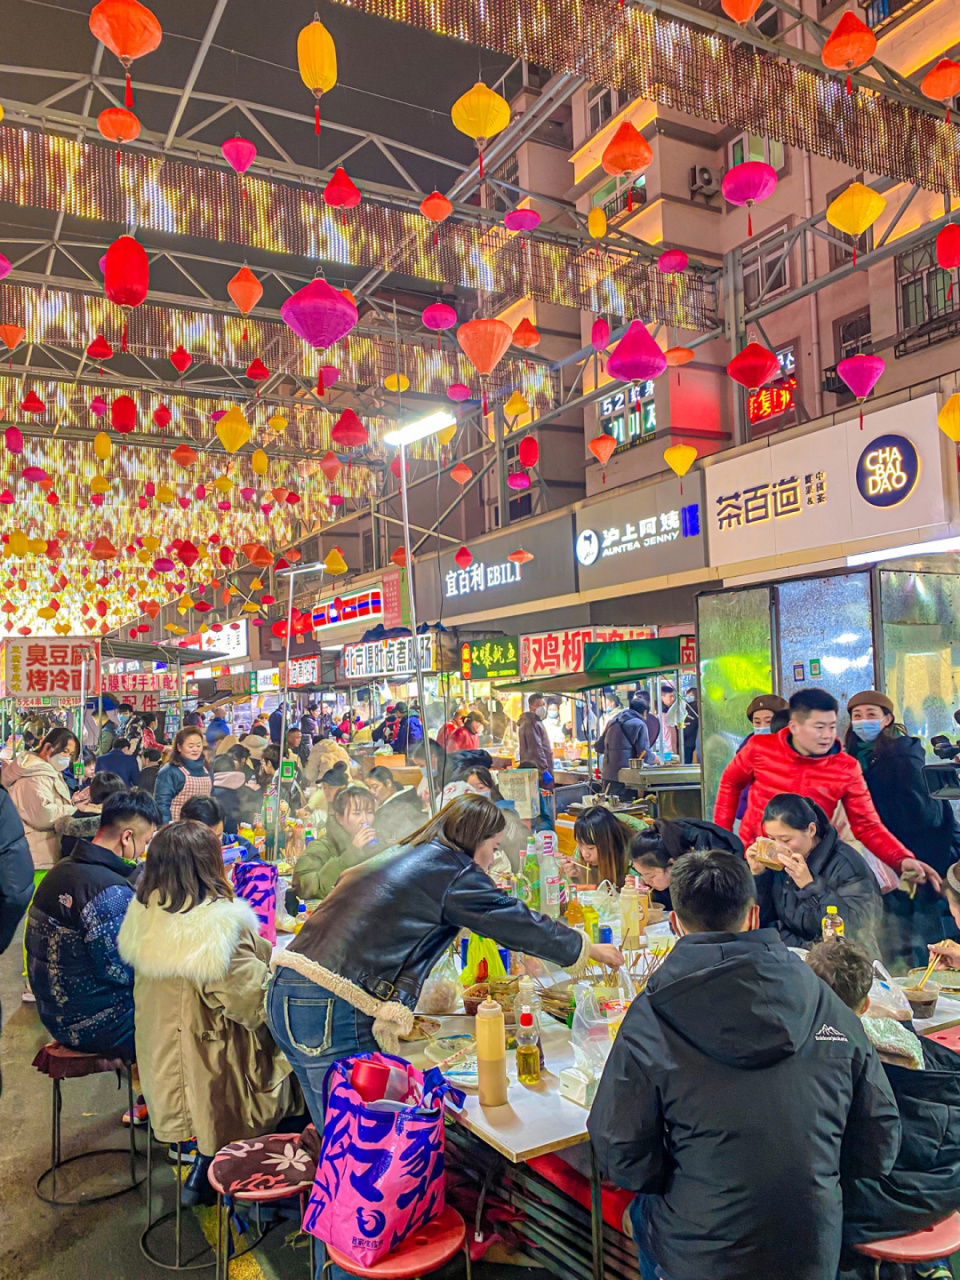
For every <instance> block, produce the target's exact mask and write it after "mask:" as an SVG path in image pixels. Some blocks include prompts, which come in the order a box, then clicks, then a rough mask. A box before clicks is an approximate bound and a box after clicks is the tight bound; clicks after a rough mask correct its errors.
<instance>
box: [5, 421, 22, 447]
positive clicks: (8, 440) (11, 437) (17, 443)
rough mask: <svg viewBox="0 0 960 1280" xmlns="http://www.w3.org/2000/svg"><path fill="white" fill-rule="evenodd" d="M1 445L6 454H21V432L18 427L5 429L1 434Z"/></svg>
mask: <svg viewBox="0 0 960 1280" xmlns="http://www.w3.org/2000/svg"><path fill="white" fill-rule="evenodd" d="M3 443H4V445H5V446H6V450H7V453H15V454H20V453H23V432H22V431H21V430H20V428H19V427H7V429H6V431H5V432H4V433H3Z"/></svg>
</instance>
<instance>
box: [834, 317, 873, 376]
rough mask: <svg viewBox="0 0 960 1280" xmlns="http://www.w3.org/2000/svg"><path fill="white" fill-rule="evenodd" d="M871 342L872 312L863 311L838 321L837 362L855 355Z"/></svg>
mask: <svg viewBox="0 0 960 1280" xmlns="http://www.w3.org/2000/svg"><path fill="white" fill-rule="evenodd" d="M869 344H870V312H869V311H861V312H860V313H859V314H858V315H855V316H851V317H850V318H849V319H847V320H840V321H838V322H837V339H836V349H837V362H838V363H839V362H840V361H841V360H846V358H847V357H848V356H855V355H857V354H858V353H859V352H861V351H863V350H864V348H865V347H867V346H869Z"/></svg>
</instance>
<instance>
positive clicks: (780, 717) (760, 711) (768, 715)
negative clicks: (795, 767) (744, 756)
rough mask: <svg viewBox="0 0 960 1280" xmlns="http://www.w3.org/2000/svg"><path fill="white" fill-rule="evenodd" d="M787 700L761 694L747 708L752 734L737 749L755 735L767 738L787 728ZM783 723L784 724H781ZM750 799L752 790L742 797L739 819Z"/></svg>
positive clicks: (745, 792) (748, 789) (739, 806)
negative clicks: (770, 734) (768, 735)
mask: <svg viewBox="0 0 960 1280" xmlns="http://www.w3.org/2000/svg"><path fill="white" fill-rule="evenodd" d="M788 705H789V704H788V703H787V700H786V698H781V697H780V696H779V695H778V694H776V693H761V694H760V695H759V697H756V698H754V700H753V701H752V702H751V703H750V705H749V706H748V707H747V719H748V720H749V721H750V724H751V725H752V726H753V727H752V729H751V731H750V733H748V734H747V736H746V737H745V738H744V740H743V741H742V742H741V743H740V746H739V747H737V750H738V751H742V750H743V748H744V747H745V746H746V745H747V743H748V742H749V741H750V739H751V738H752V737H753V735H754V734H760V736H761V737H765V736H766V735H767V734H769V733H779V732H780V730H781V729H785V728H786V727H787V716H786V712H787V707H788ZM781 721H782V723H781ZM749 797H750V788H749V787H747V788H746V790H745V791H744V792H743V793H742V794H741V796H740V803H739V804H738V805H737V817H738V818H742V817H743V815H744V814H745V813H746V811H747V800H748V799H749Z"/></svg>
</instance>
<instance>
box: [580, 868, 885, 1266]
mask: <svg viewBox="0 0 960 1280" xmlns="http://www.w3.org/2000/svg"><path fill="white" fill-rule="evenodd" d="M670 892H671V895H672V900H673V911H672V912H671V922H672V923H673V925H674V928H675V930H676V932H677V933H678V934H679V935H680V940H679V942H678V943H677V945H676V946H675V947H674V948H673V950H672V951H671V952H670V954H669V955H668V956H667V958H666V960H665V961H664V962H663V964H662V965H661V966H660V968H659V969H658V970H657V971H656V972H655V973H654V974H653V976H652V977H651V978H650V980H649V982H648V983H647V987H646V990H645V991H644V992H643V993H642V994H641V995H639V996H638V997H637V998H636V999H635V1000H634V1001H633V1003H632V1004H631V1006H630V1008H629V1010H628V1011H627V1015H626V1017H625V1018H624V1020H623V1024H622V1026H621V1028H620V1030H619V1032H618V1033H617V1038H616V1040H615V1041H614V1044H613V1048H612V1049H611V1051H610V1057H609V1058H608V1059H607V1065H606V1069H605V1070H604V1073H603V1078H602V1080H601V1082H600V1088H599V1090H598V1092H597V1097H596V1101H595V1102H594V1104H593V1110H592V1111H591V1113H590V1120H589V1123H588V1127H589V1130H590V1137H591V1140H592V1142H593V1146H594V1149H595V1151H596V1155H597V1160H598V1162H599V1165H600V1169H601V1172H602V1173H604V1174H606V1175H607V1176H608V1177H609V1178H610V1179H611V1180H612V1181H613V1182H615V1183H617V1184H618V1185H619V1186H622V1187H627V1188H629V1189H630V1190H632V1191H636V1192H638V1193H639V1194H638V1195H637V1198H636V1199H635V1200H634V1203H633V1206H632V1208H631V1220H632V1222H633V1236H634V1241H635V1242H636V1245H637V1253H638V1257H639V1262H640V1275H641V1277H642V1278H643V1280H654V1278H655V1277H658V1276H662V1277H664V1280H707V1277H709V1280H832V1278H833V1277H835V1276H836V1274H837V1266H838V1263H839V1259H840V1247H841V1230H842V1219H843V1204H842V1200H841V1194H840V1178H841V1175H843V1176H844V1178H859V1177H879V1176H882V1175H883V1174H885V1173H888V1172H889V1170H890V1169H891V1168H892V1167H893V1163H894V1160H895V1159H896V1155H897V1150H898V1147H899V1145H900V1119H899V1116H898V1114H897V1107H896V1103H895V1102H894V1098H893V1092H892V1090H891V1088H890V1085H889V1084H888V1082H887V1079H886V1076H885V1075H884V1073H883V1068H882V1067H881V1065H880V1061H879V1059H878V1058H877V1054H876V1052H875V1050H874V1049H873V1046H872V1045H871V1044H870V1042H869V1040H868V1039H867V1037H866V1035H865V1034H864V1032H863V1030H862V1028H861V1025H860V1020H859V1018H857V1016H856V1014H854V1013H852V1012H851V1011H850V1010H849V1009H848V1008H847V1007H846V1006H845V1005H844V1004H843V1002H842V1001H841V1000H840V999H839V998H838V997H837V996H836V995H834V993H833V992H832V991H831V990H830V989H829V988H828V987H827V986H826V984H825V983H822V982H821V981H820V980H819V979H818V978H817V977H816V975H815V974H814V973H812V971H811V970H810V969H809V968H808V966H807V965H805V964H804V963H803V961H802V960H800V959H799V957H797V956H795V955H793V954H792V953H791V952H790V951H789V950H788V949H787V948H786V947H785V946H784V944H783V943H782V942H781V940H780V937H779V935H778V934H777V932H776V930H775V929H760V928H758V927H757V926H758V923H759V912H758V907H757V903H756V900H755V897H754V885H753V876H752V875H751V874H750V869H749V868H748V866H747V864H746V862H745V861H744V860H743V858H740V857H737V856H735V855H734V854H731V853H725V852H717V851H715V850H710V851H707V852H703V853H688V854H686V855H685V856H684V857H682V858H680V859H679V860H678V861H677V862H676V863H675V864H674V867H673V872H672V877H671V883H670Z"/></svg>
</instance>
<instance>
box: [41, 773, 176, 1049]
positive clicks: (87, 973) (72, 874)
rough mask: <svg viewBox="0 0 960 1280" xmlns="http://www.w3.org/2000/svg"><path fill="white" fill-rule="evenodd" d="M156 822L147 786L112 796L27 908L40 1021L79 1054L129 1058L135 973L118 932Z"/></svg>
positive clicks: (157, 811)
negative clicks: (88, 834)
mask: <svg viewBox="0 0 960 1280" xmlns="http://www.w3.org/2000/svg"><path fill="white" fill-rule="evenodd" d="M159 825H160V811H159V810H158V808H157V806H156V804H155V802H154V799H153V797H152V796H150V795H148V794H147V793H146V792H145V791H136V790H134V791H120V792H118V793H117V794H115V795H112V796H110V797H109V798H108V799H107V800H106V802H105V803H104V806H103V810H102V811H101V814H100V827H99V830H98V831H97V833H96V835H95V836H94V837H93V839H92V840H82V839H80V840H77V841H76V843H75V845H74V847H73V852H72V853H71V855H70V857H69V858H63V859H62V860H61V861H60V862H58V863H57V865H56V866H55V867H54V868H53V870H52V871H51V872H50V874H49V875H48V876H46V877H45V878H44V880H43V883H42V884H41V885H40V887H39V888H38V890H37V892H36V894H35V895H34V898H33V902H32V903H31V905H30V913H29V915H28V917H27V928H26V936H25V942H26V949H27V968H28V972H29V975H30V986H31V989H32V991H33V993H34V995H35V997H36V1001H37V1012H38V1013H39V1015H40V1021H41V1022H42V1023H43V1025H44V1027H46V1029H47V1031H48V1032H49V1033H50V1035H52V1036H53V1037H54V1039H56V1040H57V1041H58V1042H59V1043H60V1044H63V1045H66V1046H68V1047H69V1048H71V1049H76V1050H78V1051H79V1052H80V1053H99V1054H103V1055H104V1056H106V1057H119V1058H123V1059H124V1060H126V1061H132V1060H133V1057H134V1052H135V1050H134V1032H133V970H132V969H131V968H130V967H129V966H128V965H126V964H124V962H123V960H122V959H121V958H120V953H119V950H118V948H117V935H118V934H119V932H120V926H121V924H122V923H123V918H124V915H125V914H126V910H127V907H128V906H129V904H130V901H131V899H132V898H133V890H134V883H135V881H136V879H137V876H138V874H139V872H140V867H139V865H138V863H139V862H140V861H141V860H142V858H143V856H144V853H145V852H146V848H147V845H148V844H149V843H150V840H151V838H152V836H153V833H154V832H155V831H156V829H157V827H158V826H159Z"/></svg>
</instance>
